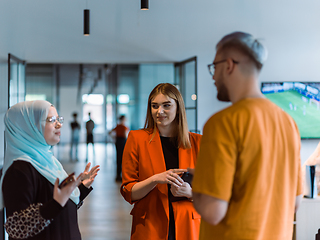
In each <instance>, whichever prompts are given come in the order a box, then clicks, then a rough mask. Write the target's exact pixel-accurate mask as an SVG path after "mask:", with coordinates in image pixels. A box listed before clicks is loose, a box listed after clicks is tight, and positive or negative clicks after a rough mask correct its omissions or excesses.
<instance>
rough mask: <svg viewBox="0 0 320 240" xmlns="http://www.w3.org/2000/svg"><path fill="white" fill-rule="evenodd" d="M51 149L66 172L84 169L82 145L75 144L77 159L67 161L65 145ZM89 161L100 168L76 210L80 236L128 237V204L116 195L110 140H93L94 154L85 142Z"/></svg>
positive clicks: (86, 238) (96, 238)
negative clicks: (108, 141) (88, 192)
mask: <svg viewBox="0 0 320 240" xmlns="http://www.w3.org/2000/svg"><path fill="white" fill-rule="evenodd" d="M55 148H56V149H54V152H55V156H56V157H57V158H58V159H59V160H60V162H61V163H62V165H63V166H64V168H65V170H66V171H67V173H71V172H73V171H75V173H76V175H78V174H79V173H80V172H81V171H83V170H84V168H85V165H86V162H85V158H86V145H85V144H79V150H78V151H79V152H78V155H79V161H78V162H70V159H69V151H70V147H69V145H62V144H60V145H58V146H56V147H55ZM88 156H89V161H90V162H92V164H99V165H100V169H101V170H100V172H99V174H98V176H97V177H96V180H95V182H94V183H93V185H92V187H93V188H94V190H93V191H92V192H91V193H90V195H89V196H88V197H87V198H86V199H85V201H84V204H83V205H82V207H81V208H80V209H79V210H78V215H79V216H78V220H79V227H80V232H81V235H82V239H83V240H128V239H130V231H131V215H130V211H131V208H132V206H131V205H130V204H129V203H127V202H126V201H125V200H124V199H123V198H122V196H121V195H120V191H119V189H120V185H121V184H120V183H117V182H115V173H116V160H115V147H114V144H112V143H107V144H102V143H96V144H95V157H93V152H92V148H91V145H89V154H88Z"/></svg>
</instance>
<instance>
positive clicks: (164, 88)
mask: <svg viewBox="0 0 320 240" xmlns="http://www.w3.org/2000/svg"><path fill="white" fill-rule="evenodd" d="M160 93H161V94H163V95H164V96H167V97H169V98H172V99H173V100H175V102H176V104H177V113H176V118H175V119H174V120H173V124H174V125H175V127H174V128H173V129H175V132H173V134H172V135H173V136H174V137H175V138H176V139H177V142H178V146H179V147H180V146H182V147H183V148H191V143H190V139H189V129H188V122H187V116H186V110H185V107H184V101H183V98H182V96H181V93H180V92H179V90H178V89H177V88H176V87H175V86H174V85H172V84H170V83H160V84H158V85H157V86H156V87H155V88H154V89H153V90H152V91H151V93H150V95H149V98H148V107H147V115H146V121H145V124H144V129H145V130H146V131H150V132H153V136H152V138H151V139H153V137H154V135H155V133H156V131H157V124H156V122H155V121H154V119H153V117H152V112H151V102H152V100H153V99H154V98H155V97H156V96H157V95H158V94H160Z"/></svg>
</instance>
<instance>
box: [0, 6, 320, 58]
mask: <svg viewBox="0 0 320 240" xmlns="http://www.w3.org/2000/svg"><path fill="white" fill-rule="evenodd" d="M85 8H88V9H90V36H83V10H84V9H85ZM149 8H150V10H148V11H141V10H140V0H51V1H50V0H25V1H23V0H1V1H0V60H3V61H5V60H6V59H7V54H8V53H11V54H13V55H15V56H17V57H19V58H21V59H23V60H26V61H27V62H29V63H144V62H175V61H181V60H184V59H186V58H189V57H192V56H196V55H197V56H203V57H206V58H209V57H210V59H213V54H214V47H215V44H216V42H217V41H218V40H219V39H220V38H221V37H222V36H223V35H225V34H226V33H229V32H231V31H236V30H241V31H248V32H251V33H254V34H255V35H257V36H261V37H262V38H266V39H267V41H269V43H271V46H272V42H273V41H280V42H281V41H282V42H284V41H286V38H291V37H294V38H295V40H296V41H300V40H302V39H304V36H305V35H304V34H310V35H311V36H314V34H315V31H319V28H317V27H319V23H320V17H319V15H320V14H319V9H320V2H319V1H315V0H305V1H292V0H291V1H286V0H277V1H276V0H268V1H262V0H261V1H260V0H149ZM310 23H312V24H313V25H312V27H310ZM316 36H317V38H319V36H318V34H317V35H316Z"/></svg>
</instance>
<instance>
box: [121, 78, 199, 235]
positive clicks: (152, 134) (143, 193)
mask: <svg viewBox="0 0 320 240" xmlns="http://www.w3.org/2000/svg"><path fill="white" fill-rule="evenodd" d="M200 139H201V135H200V134H196V133H191V132H189V130H188V125H187V120H186V112H185V107H184V102H183V99H182V96H181V94H180V92H179V91H178V89H177V88H176V87H175V86H173V85H172V84H169V83H161V84H159V85H157V86H156V87H155V88H154V89H153V90H152V92H151V93H150V95H149V99H148V107H147V117H146V122H145V126H144V129H142V130H136V131H131V132H130V133H129V136H128V139H127V143H126V146H125V149H124V152H123V160H122V161H123V162H122V185H121V190H120V191H121V194H122V196H123V197H124V198H125V200H126V201H128V202H129V203H130V204H134V207H133V209H132V211H131V213H130V214H131V215H132V217H133V220H132V230H131V239H132V240H144V239H145V240H150V239H152V240H195V239H198V236H199V227H200V215H199V214H198V213H197V212H196V211H195V209H194V208H193V204H192V189H191V186H190V184H189V183H187V182H184V181H183V180H182V178H181V175H182V174H183V173H184V172H186V171H187V168H194V166H195V162H196V158H197V154H198V150H199V145H200ZM173 198H175V199H179V200H178V201H174V200H173Z"/></svg>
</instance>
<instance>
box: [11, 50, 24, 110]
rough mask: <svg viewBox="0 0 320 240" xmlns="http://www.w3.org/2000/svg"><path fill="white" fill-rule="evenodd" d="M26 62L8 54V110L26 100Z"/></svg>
mask: <svg viewBox="0 0 320 240" xmlns="http://www.w3.org/2000/svg"><path fill="white" fill-rule="evenodd" d="M25 67H26V62H25V61H23V60H21V59H19V58H17V57H15V56H13V55H12V54H10V53H9V54H8V108H10V107H11V106H13V105H14V104H16V103H18V102H21V101H24V99H25V92H26V90H25Z"/></svg>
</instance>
